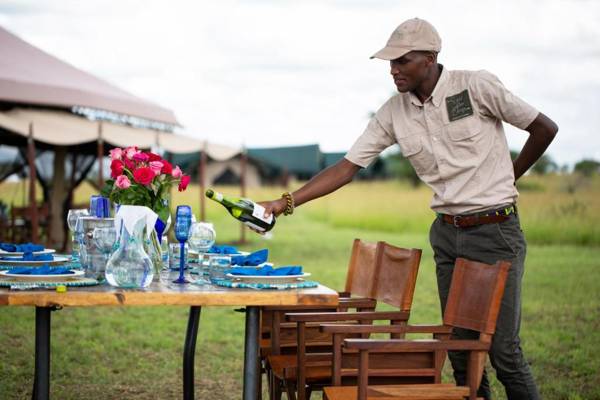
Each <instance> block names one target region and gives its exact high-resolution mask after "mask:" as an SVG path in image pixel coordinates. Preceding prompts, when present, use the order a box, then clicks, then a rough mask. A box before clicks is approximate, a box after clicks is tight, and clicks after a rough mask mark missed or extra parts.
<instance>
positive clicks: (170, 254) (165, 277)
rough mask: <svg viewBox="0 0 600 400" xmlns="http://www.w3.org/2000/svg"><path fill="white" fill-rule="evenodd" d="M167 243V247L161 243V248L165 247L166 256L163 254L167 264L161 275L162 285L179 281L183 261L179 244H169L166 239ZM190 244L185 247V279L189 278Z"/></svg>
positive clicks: (164, 265)
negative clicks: (180, 265) (181, 261)
mask: <svg viewBox="0 0 600 400" xmlns="http://www.w3.org/2000/svg"><path fill="white" fill-rule="evenodd" d="M163 240H164V241H165V243H166V246H165V245H164V244H163V243H161V247H162V246H165V248H166V255H165V254H164V253H163V260H165V263H164V264H163V268H162V270H161V274H160V280H161V282H162V283H166V284H169V283H171V282H173V280H175V279H177V278H178V276H179V264H180V259H181V247H180V244H179V243H168V242H167V241H166V240H167V239H166V238H164V239H163ZM188 250H189V248H188V244H187V243H186V244H185V246H184V257H185V261H184V263H185V264H184V269H185V270H186V271H187V272H184V279H188V278H189V257H188V255H189V252H188Z"/></svg>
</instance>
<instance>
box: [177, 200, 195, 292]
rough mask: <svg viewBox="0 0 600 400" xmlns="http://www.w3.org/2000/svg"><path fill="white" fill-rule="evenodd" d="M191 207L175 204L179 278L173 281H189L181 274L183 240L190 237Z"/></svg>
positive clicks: (183, 255)
mask: <svg viewBox="0 0 600 400" xmlns="http://www.w3.org/2000/svg"><path fill="white" fill-rule="evenodd" d="M192 216H193V214H192V208H191V207H190V206H177V211H176V213H175V238H176V239H177V240H178V241H179V254H180V256H179V257H180V258H179V278H177V279H175V280H174V281H173V283H179V284H183V283H190V281H188V280H186V279H185V277H184V276H183V271H184V269H185V260H186V257H185V242H187V240H188V239H189V237H190V227H191V226H192Z"/></svg>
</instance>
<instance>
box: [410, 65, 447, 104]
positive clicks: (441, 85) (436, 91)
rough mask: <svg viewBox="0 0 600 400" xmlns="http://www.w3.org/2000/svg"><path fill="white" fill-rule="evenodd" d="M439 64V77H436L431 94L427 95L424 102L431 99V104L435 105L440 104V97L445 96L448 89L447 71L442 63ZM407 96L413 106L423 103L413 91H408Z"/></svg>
mask: <svg viewBox="0 0 600 400" xmlns="http://www.w3.org/2000/svg"><path fill="white" fill-rule="evenodd" d="M439 65H440V67H441V70H442V71H441V73H440V77H439V78H438V81H437V83H436V84H435V88H433V92H432V93H431V96H429V98H428V99H427V100H425V102H424V103H426V102H427V101H429V100H431V102H432V103H433V105H434V106H436V107H439V106H440V104H441V103H442V99H443V97H444V96H445V94H446V91H447V89H448V71H446V68H444V66H443V65H442V64H439ZM408 96H409V98H410V101H411V103H413V104H414V105H415V106H417V107H423V104H424V103H421V100H419V98H418V97H417V96H416V95H415V94H414V93H413V92H409V93H408Z"/></svg>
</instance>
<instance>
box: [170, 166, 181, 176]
mask: <svg viewBox="0 0 600 400" xmlns="http://www.w3.org/2000/svg"><path fill="white" fill-rule="evenodd" d="M171 175H172V176H173V178H176V179H177V178H181V175H183V172H181V168H179V165H177V166H176V167H175V168H173V171H172V172H171Z"/></svg>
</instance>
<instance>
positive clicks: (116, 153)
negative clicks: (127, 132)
mask: <svg viewBox="0 0 600 400" xmlns="http://www.w3.org/2000/svg"><path fill="white" fill-rule="evenodd" d="M109 154H110V159H111V160H113V161H114V160H120V159H121V158H122V157H123V149H121V148H119V147H115V148H114V149H112V150H110V151H109Z"/></svg>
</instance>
